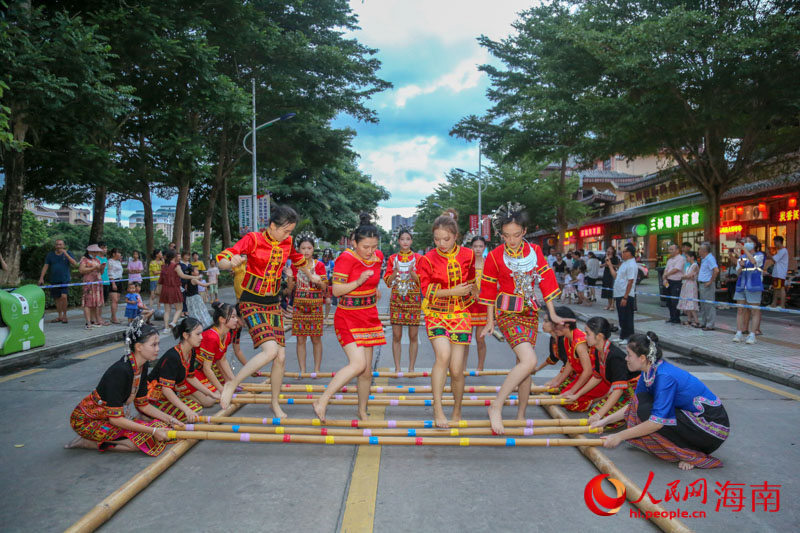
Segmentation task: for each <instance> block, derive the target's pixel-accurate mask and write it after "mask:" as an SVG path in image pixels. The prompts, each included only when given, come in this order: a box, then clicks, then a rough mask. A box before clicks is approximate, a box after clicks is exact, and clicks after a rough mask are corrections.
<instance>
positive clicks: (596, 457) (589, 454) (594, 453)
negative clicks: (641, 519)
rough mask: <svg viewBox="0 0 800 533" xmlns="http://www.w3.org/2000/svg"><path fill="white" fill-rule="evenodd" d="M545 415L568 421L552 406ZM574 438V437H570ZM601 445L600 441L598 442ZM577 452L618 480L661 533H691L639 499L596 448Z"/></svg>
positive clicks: (647, 500)
mask: <svg viewBox="0 0 800 533" xmlns="http://www.w3.org/2000/svg"><path fill="white" fill-rule="evenodd" d="M545 409H546V410H547V413H548V414H549V415H550V416H551V417H553V419H556V420H563V419H568V418H569V417H567V415H566V413H564V411H563V409H560V408H558V407H556V406H554V405H548V406H546V407H545ZM570 436H571V437H573V438H574V435H570ZM600 442H601V443H602V441H600ZM578 450H580V452H581V453H582V454H583V455H584V456H585V457H586V458H587V459H589V460H590V461H591V462H592V463H594V466H595V467H597V470H599V471H600V472H601V473H603V474H608V475H609V476H611V477H613V478H614V479H617V480H619V481H620V482H621V483H622V484H623V485H624V486H625V496H626V497H627V498H628V501H630V502H631V503H632V504H633V505H635V506H636V507H637V508H639V509H640V510H641V511H642V512H643V513H644V514H645V515H647V514H648V513H650V520H651V521H652V522H653V523H654V524H655V525H656V526H658V528H659V529H661V531H664V532H665V533H692V530H691V529H689V528H688V527H686V524H684V523H683V522H681V521H680V520H678V519H677V518H672V519H670V518H667V517H668V516H669V512H668V511H667V510H666V509H664V508H663V507H661V506H660V505H657V504H655V503H653V502H652V501H650V498H641V496H642V489H641V488H639V486H638V485H637V484H636V483H634V482H633V481H631V479H630V478H629V477H628V476H626V475H625V474H623V473H622V471H621V470H620V469H619V468H617V465H615V464H614V462H613V461H612V460H611V459H609V458H608V456H607V455H606V454H604V453H603V452H602V451H600V450H599V449H597V448H589V447H586V446H579V447H578ZM640 498H641V501H639V502H637V503H633V502H635V501H636V500H639V499H640Z"/></svg>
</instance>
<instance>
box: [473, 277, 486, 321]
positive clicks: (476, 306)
mask: <svg viewBox="0 0 800 533" xmlns="http://www.w3.org/2000/svg"><path fill="white" fill-rule="evenodd" d="M482 278H483V268H477V267H476V268H475V285H476V286H477V287H478V294H480V290H481V280H482ZM469 318H470V320H471V321H472V327H475V326H485V325H486V320H487V319H488V315H487V310H486V305H485V304H482V303H481V302H480V300H475V301H474V302H472V305H470V306H469Z"/></svg>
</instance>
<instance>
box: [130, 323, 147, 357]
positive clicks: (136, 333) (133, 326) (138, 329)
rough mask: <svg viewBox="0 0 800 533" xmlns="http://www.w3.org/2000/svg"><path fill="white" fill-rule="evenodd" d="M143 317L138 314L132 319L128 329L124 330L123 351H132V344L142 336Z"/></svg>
mask: <svg viewBox="0 0 800 533" xmlns="http://www.w3.org/2000/svg"><path fill="white" fill-rule="evenodd" d="M144 323H145V322H144V319H143V318H142V317H141V316H138V317H136V318H134V319H133V322H131V323H130V325H129V326H128V329H126V330H125V353H126V354H132V353H133V344H134V343H135V342H136V341H138V340H139V339H140V338H141V337H142V326H144Z"/></svg>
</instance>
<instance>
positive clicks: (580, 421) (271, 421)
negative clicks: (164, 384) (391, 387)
mask: <svg viewBox="0 0 800 533" xmlns="http://www.w3.org/2000/svg"><path fill="white" fill-rule="evenodd" d="M199 422H206V423H210V424H261V425H272V426H327V427H352V428H361V429H364V428H432V427H434V423H433V420H357V419H354V420H334V419H330V418H329V419H328V420H326V421H325V422H322V421H321V420H320V419H319V418H258V417H254V416H201V417H200V421H199ZM588 424H589V421H588V419H586V418H566V419H559V420H553V419H546V418H542V419H532V418H529V419H527V420H503V426H505V427H507V428H532V427H570V426H587V425H588ZM453 425H454V426H458V427H460V428H488V427H491V426H492V425H491V423H490V422H489V420H459V421H458V422H455V423H454V424H453Z"/></svg>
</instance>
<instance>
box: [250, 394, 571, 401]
mask: <svg viewBox="0 0 800 533" xmlns="http://www.w3.org/2000/svg"><path fill="white" fill-rule="evenodd" d="M320 396H321V395H320V394H279V395H278V398H279V399H281V400H283V399H289V398H291V399H294V400H301V399H306V400H316V399H317V398H319V397H320ZM259 397H260V396H259V395H258V394H252V393H244V394H242V393H238V394H236V398H242V399H245V400H249V399H251V398H259ZM463 397H464V399H465V400H494V399H495V398H496V396H494V395H486V394H482V395H478V394H472V395H470V394H465V395H464V396H463ZM333 398H334V399H335V400H353V399H357V398H358V396H357V395H356V394H355V393H351V394H334V395H333ZM528 398H530V399H531V400H547V399H553V398H555V396H553V395H551V394H536V395H531V396H529V397H528ZM368 399H370V400H378V399H382V400H432V399H433V396H432V395H430V394H411V395H409V396H406V395H404V394H386V393H383V394H370V395H369V397H368ZM509 399H511V400H518V399H519V396H518V395H517V394H512V395H510V396H509Z"/></svg>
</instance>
